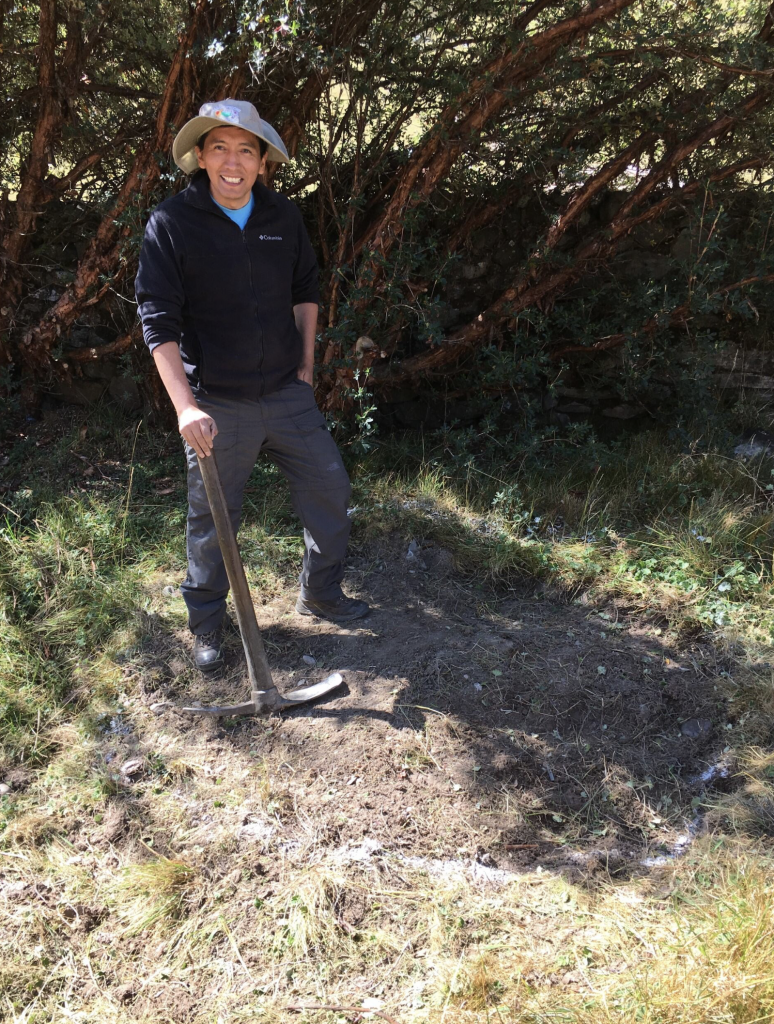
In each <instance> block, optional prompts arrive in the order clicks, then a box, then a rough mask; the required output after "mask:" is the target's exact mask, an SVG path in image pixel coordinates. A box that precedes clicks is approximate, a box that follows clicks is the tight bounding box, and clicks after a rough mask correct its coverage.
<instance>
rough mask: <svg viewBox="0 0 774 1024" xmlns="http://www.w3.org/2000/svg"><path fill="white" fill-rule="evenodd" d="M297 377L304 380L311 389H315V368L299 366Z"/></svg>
mask: <svg viewBox="0 0 774 1024" xmlns="http://www.w3.org/2000/svg"><path fill="white" fill-rule="evenodd" d="M296 377H298V379H299V380H302V381H303V382H304V384H309V386H310V387H314V367H313V366H299V367H298V369H297V370H296Z"/></svg>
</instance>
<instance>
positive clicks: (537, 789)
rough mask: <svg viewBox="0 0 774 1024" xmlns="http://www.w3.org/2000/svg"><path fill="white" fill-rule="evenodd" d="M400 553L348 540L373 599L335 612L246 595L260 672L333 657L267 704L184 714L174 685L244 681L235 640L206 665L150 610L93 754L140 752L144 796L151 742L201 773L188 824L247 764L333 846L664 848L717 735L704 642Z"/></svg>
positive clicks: (684, 817)
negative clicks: (125, 691) (244, 715)
mask: <svg viewBox="0 0 774 1024" xmlns="http://www.w3.org/2000/svg"><path fill="white" fill-rule="evenodd" d="M405 554H406V542H405V541H404V540H401V539H400V538H397V537H393V538H388V539H384V540H382V541H379V542H376V543H374V544H371V545H369V546H368V547H367V548H365V547H364V548H363V549H362V550H360V551H357V552H355V553H354V555H353V557H352V558H351V560H350V565H349V589H350V591H351V592H356V593H357V594H358V595H359V596H363V597H365V598H367V599H368V600H369V601H370V602H371V603H372V605H373V612H372V614H371V615H370V616H369V618H368V619H366V620H364V621H363V622H362V623H358V624H356V625H355V626H353V627H351V628H343V627H340V626H335V625H333V624H328V623H322V622H318V621H314V620H309V619H303V618H301V617H300V616H297V615H296V614H295V613H294V612H293V610H292V608H293V596H292V595H290V594H288V595H283V596H282V597H279V598H276V599H274V600H271V601H269V602H267V603H266V604H260V603H258V604H257V613H258V618H259V623H260V625H261V627H262V629H263V630H264V635H265V639H266V643H267V649H268V654H269V660H270V663H271V665H272V671H273V673H274V677H275V682H276V683H277V685H278V687H279V689H280V690H281V691H282V690H283V689H287V688H290V687H291V686H295V685H298V682H299V680H300V679H301V678H305V679H308V680H309V681H316V680H317V679H320V678H322V677H324V676H325V675H326V674H328V673H329V672H331V671H334V670H338V671H341V672H342V673H343V674H344V678H345V686H344V688H342V690H340V691H336V693H335V694H334V695H333V699H328V700H326V701H324V702H322V703H320V704H319V705H318V706H312V707H306V708H303V709H299V710H297V711H294V712H291V713H286V714H284V715H283V716H282V717H280V716H276V717H272V718H266V719H242V720H232V721H225V720H221V721H211V720H203V719H197V718H191V717H187V716H185V715H183V714H182V713H181V712H180V710H179V709H180V707H182V706H183V705H185V704H187V703H190V702H191V701H196V700H199V701H202V702H203V703H218V704H220V703H228V702H232V701H238V700H244V699H246V694H247V683H246V679H245V672H244V663H243V660H242V657H241V646H240V641H239V638H238V636H237V635H234V636H233V638H232V639H231V640H230V642H229V647H230V650H229V659H228V667H227V670H226V672H224V674H223V676H222V677H221V678H220V679H218V680H205V679H202V678H201V677H199V676H198V675H197V674H196V673H195V671H194V670H193V668H192V666H191V664H190V659H189V654H188V651H189V647H190V640H189V638H188V636H187V634H186V633H185V631H182V630H179V631H176V632H170V631H168V630H166V629H164V628H163V626H159V627H157V628H156V630H155V635H154V637H153V639H152V640H151V642H150V643H149V644H148V645H147V646H146V648H144V649H143V651H142V652H141V653H140V654H139V655H138V656H137V657H135V658H133V659H132V660H131V661H130V662H129V663H128V664H127V665H126V666H125V668H124V672H125V674H126V675H127V677H128V678H132V679H133V680H134V682H135V684H136V686H137V689H138V692H139V693H140V694H141V695H142V696H141V702H142V704H143V705H144V706H145V708H146V709H148V710H147V713H145V714H144V715H141V716H140V719H139V721H144V723H145V725H144V726H141V727H139V728H138V727H137V725H135V727H134V728H133V729H132V730H130V731H128V732H126V733H125V734H124V735H121V733H120V729H119V731H118V732H115V731H114V732H113V733H112V734H111V735H110V736H109V737H106V740H108V739H109V742H107V743H106V747H110V750H109V751H107V752H106V754H105V755H104V756H107V757H109V758H110V761H111V763H117V762H126V761H128V760H130V759H131V758H132V757H136V756H137V754H138V753H139V755H140V757H141V758H144V759H145V760H144V762H143V764H144V767H143V769H142V770H141V771H138V772H137V773H136V774H135V775H134V776H132V777H131V778H129V779H127V780H126V782H127V785H126V787H125V789H124V791H123V796H124V799H126V798H128V799H129V800H130V802H134V800H135V799H136V800H138V801H139V802H140V804H145V805H146V806H147V803H146V802H147V800H148V799H149V793H148V790H149V786H148V783H149V781H152V779H153V770H152V767H149V766H152V764H153V759H154V758H156V759H157V760H158V761H159V763H161V762H163V761H164V753H163V748H164V747H165V746H166V747H170V748H171V747H173V748H174V751H175V754H174V758H175V759H176V760H177V761H179V762H188V761H190V763H191V765H192V767H191V771H192V772H194V771H196V772H199V771H200V770H206V771H207V772H209V773H210V774H212V775H213V777H214V778H216V779H217V780H218V787H219V788H220V791H221V793H222V794H223V799H221V800H215V802H214V805H213V806H212V807H208V808H206V810H203V809H202V807H201V806H198V803H199V801H196V806H192V807H191V809H190V814H191V821H192V822H195V823H196V824H200V825H201V824H204V825H206V824H208V822H212V821H214V820H216V819H217V818H219V817H220V818H222V817H223V816H224V815H225V816H229V815H230V809H229V807H228V792H229V787H230V786H231V785H232V784H233V783H234V781H235V779H237V778H238V776H239V774H240V773H242V772H247V771H252V770H254V769H255V768H256V766H260V769H261V771H263V772H264V773H265V776H266V779H267V780H272V781H271V782H268V781H267V787H270V788H271V789H272V793H273V794H274V795H273V796H270V798H269V800H268V803H269V804H270V805H271V809H272V813H273V814H274V815H275V817H276V818H277V819H278V821H282V819H283V818H285V819H287V825H286V826H283V830H282V831H283V842H284V843H289V844H292V843H293V842H294V829H296V830H297V829H305V830H307V831H308V830H309V829H310V828H314V829H315V830H316V832H317V833H318V838H319V839H320V841H321V842H322V843H323V844H324V845H328V846H331V847H335V848H337V849H342V848H351V847H354V846H357V845H358V844H360V843H362V842H363V840H364V839H368V840H369V841H370V842H371V843H372V844H375V845H372V848H373V849H375V848H376V847H377V846H378V847H379V848H384V849H390V850H399V851H401V852H402V853H404V854H405V855H407V856H421V857H425V858H427V857H432V858H461V857H462V858H470V859H472V860H475V861H477V862H478V863H480V864H483V865H486V866H488V867H499V868H502V869H506V870H520V869H524V868H527V867H529V868H531V869H534V868H535V867H536V866H538V865H541V866H543V867H544V868H546V869H553V870H562V871H565V872H569V873H571V874H573V875H575V876H577V875H578V874H579V873H581V874H583V875H587V874H589V873H590V872H591V873H593V872H594V871H595V870H604V871H605V872H621V871H625V870H627V869H628V868H629V867H630V866H631V865H633V864H636V863H637V862H638V861H640V860H641V859H642V858H643V857H645V856H647V855H648V854H649V853H652V852H654V851H656V852H659V851H660V852H662V853H664V852H670V851H671V850H672V849H673V848H674V843H675V840H676V838H677V836H678V834H679V833H681V832H682V831H684V829H685V828H686V823H687V822H689V821H690V820H691V818H692V817H693V815H694V812H693V811H692V810H691V801H692V800H693V799H694V798H695V797H696V796H697V795H698V794H699V793H700V792H702V791H703V790H704V789H705V788H706V786H707V780H706V778H705V779H704V780H703V779H702V774H703V773H706V771H707V769H708V767H709V766H711V765H713V764H715V763H716V762H718V759H719V758H722V756H723V755H722V750H723V738H724V731H725V726H726V722H727V716H728V708H727V706H726V697H725V691H724V687H723V685H722V684H723V678H722V677H721V676H720V673H721V672H722V671H724V666H723V665H722V664H719V663H718V656H717V653H716V652H715V651H714V650H713V649H712V648H709V647H704V646H701V645H699V644H693V643H692V644H690V645H688V646H685V645H683V646H678V644H677V640H676V638H670V637H665V636H661V635H659V633H660V630H658V629H654V628H653V627H652V626H648V625H644V624H641V623H638V622H637V621H632V620H628V619H627V618H626V616H625V614H623V613H622V611H621V609H616V608H615V607H612V606H610V607H608V608H606V609H598V610H595V609H591V608H588V607H583V606H582V605H573V604H561V603H555V602H552V601H549V600H536V599H535V598H534V596H532V595H529V596H527V595H522V596H514V595H512V594H511V595H507V596H505V597H502V598H500V599H498V600H490V601H489V602H488V603H484V601H483V594H481V593H480V592H477V591H476V589H475V586H474V585H471V581H470V580H463V579H461V578H459V577H457V576H455V574H454V572H453V569H452V568H451V558H450V556H449V555H448V553H447V552H445V551H443V550H439V549H437V548H433V547H425V548H424V549H423V550H422V557H421V559H420V560H417V559H411V560H408V561H407V559H406V557H405ZM477 593H478V594H479V596H478V597H477V596H476V594H477ZM304 655H306V656H307V658H309V657H310V656H311V657H312V658H314V660H315V664H314V666H312V667H310V666H309V665H308V664H307V663H305V662H304V660H303V658H304ZM151 709H152V710H151ZM160 737H161V738H162V740H163V742H161V743H160V742H159V738H160ZM165 770H166V769H165ZM171 770H172V772H173V774H174V771H175V769H174V768H173V769H171ZM177 771H178V773H179V774H180V776H181V777H180V779H178V785H179V786H180V787H181V793H183V792H184V791H185V769H184V768H182V769H181V768H178V769H177ZM157 774H158V773H157ZM277 780H281V782H279V783H278V782H277ZM720 784H722V782H721V783H720ZM275 790H276V792H274V791H275ZM143 793H144V794H145V795H144V796H143V795H142V794H143ZM132 794H135V795H134V796H133V795H132ZM217 805H219V806H217ZM291 809H292V812H293V813H292V814H291V813H290V811H291ZM136 810H137V812H138V814H137V817H138V818H139V819H143V818H144V817H145V815H144V813H143V811H142V810H141V808H140V807H139V806H138V807H137V808H136ZM202 815H204V817H202ZM151 817H152V814H151ZM247 817H248V818H249V815H248V816H247ZM293 823H295V824H293ZM222 824H226V823H225V822H222ZM233 825H234V828H235V829H236V830H237V831H238V830H239V829H240V828H241V829H244V828H246V827H248V826H249V825H250V821H249V820H247V819H246V820H245V821H236V820H234V822H233ZM109 827H110V826H109V825H107V824H106V825H104V826H103V829H108V828H109ZM248 831H249V828H248ZM157 842H160V843H162V844H163V835H160V836H159V837H158V840H157Z"/></svg>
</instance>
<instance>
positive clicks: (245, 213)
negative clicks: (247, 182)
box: [212, 192, 255, 231]
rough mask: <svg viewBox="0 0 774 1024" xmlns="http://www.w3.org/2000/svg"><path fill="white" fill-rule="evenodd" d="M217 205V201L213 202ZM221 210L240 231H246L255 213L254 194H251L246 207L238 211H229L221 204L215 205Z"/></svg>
mask: <svg viewBox="0 0 774 1024" xmlns="http://www.w3.org/2000/svg"><path fill="white" fill-rule="evenodd" d="M212 201H213V203H215V200H214V199H213V200H212ZM215 205H216V206H217V207H218V209H219V210H222V211H223V212H224V213H225V215H226V216H227V217H230V218H231V220H233V222H234V223H235V224H236V225H237V227H238V228H239V230H240V231H244V229H245V224H246V223H247V221H248V219H249V217H250V214H251V213H252V212H253V207H254V206H255V198H254V196H253V193H252V192H251V193H250V198H249V199H248V200H247V202H246V203H245V205H244V206H241V207H240V208H239V209H238V210H229V209H228V208H227V207H226V206H221V205H220V203H215Z"/></svg>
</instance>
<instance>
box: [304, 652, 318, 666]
mask: <svg viewBox="0 0 774 1024" xmlns="http://www.w3.org/2000/svg"><path fill="white" fill-rule="evenodd" d="M301 660H302V661H303V663H304V664H305V665H308V666H309V668H314V667H315V665H316V664H317V659H316V658H313V657H312V655H311V654H305V655H304V656H303V658H302V659H301Z"/></svg>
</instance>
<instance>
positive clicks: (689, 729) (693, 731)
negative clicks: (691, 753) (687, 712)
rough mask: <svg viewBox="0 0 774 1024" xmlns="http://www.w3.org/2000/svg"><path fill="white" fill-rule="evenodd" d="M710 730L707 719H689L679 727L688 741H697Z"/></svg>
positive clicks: (710, 725) (710, 723) (710, 726)
mask: <svg viewBox="0 0 774 1024" xmlns="http://www.w3.org/2000/svg"><path fill="white" fill-rule="evenodd" d="M711 728H712V722H711V721H710V720H709V718H689V719H688V721H687V722H683V724H682V725H681V726H680V732H681V733H682V734H683V736H686V737H687V738H688V739H689V740H697V739H699V737H700V736H704V735H706V733H708V732H709V731H710V729H711Z"/></svg>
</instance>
